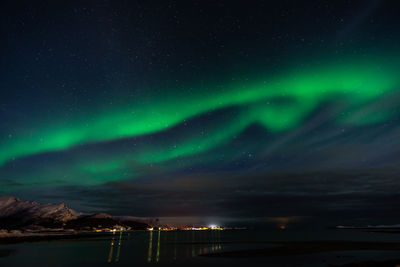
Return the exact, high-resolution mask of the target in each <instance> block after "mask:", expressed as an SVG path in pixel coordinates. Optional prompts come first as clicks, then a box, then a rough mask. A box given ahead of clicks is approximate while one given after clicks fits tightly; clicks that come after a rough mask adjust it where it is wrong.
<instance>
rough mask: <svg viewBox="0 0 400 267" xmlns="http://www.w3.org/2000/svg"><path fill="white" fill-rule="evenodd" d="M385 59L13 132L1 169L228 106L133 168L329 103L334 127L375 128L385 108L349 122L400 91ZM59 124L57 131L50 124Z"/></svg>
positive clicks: (293, 123)
mask: <svg viewBox="0 0 400 267" xmlns="http://www.w3.org/2000/svg"><path fill="white" fill-rule="evenodd" d="M393 62H394V61H391V60H376V59H375V60H366V59H363V60H353V61H350V62H349V61H348V62H345V63H336V62H335V63H331V64H328V65H325V67H315V68H314V69H308V70H300V71H288V72H287V73H283V74H281V75H279V76H272V75H265V76H264V78H263V79H253V80H251V81H236V82H231V83H227V84H225V85H224V86H223V88H222V90H221V88H214V87H213V86H210V87H209V88H207V89H206V90H204V88H203V89H201V88H199V89H198V90H192V91H190V92H189V91H184V92H180V93H174V94H170V95H164V96H163V95H162V93H160V95H158V96H156V97H154V98H153V99H152V100H151V101H152V103H151V105H146V103H145V102H142V103H141V102H140V101H139V100H138V101H135V102H134V103H130V104H129V105H128V106H125V107H124V106H122V107H121V108H120V109H119V110H116V111H115V110H114V111H112V112H110V111H108V110H105V111H104V113H98V114H97V115H94V116H89V117H85V118H80V120H76V123H73V124H72V125H68V127H67V126H66V125H64V124H62V123H48V125H47V126H44V127H40V126H36V128H37V130H36V131H34V133H32V131H18V133H17V134H15V135H14V136H13V138H10V139H7V140H5V142H3V143H1V150H0V164H1V165H2V164H4V163H6V162H7V161H9V160H11V159H14V158H18V157H24V156H29V155H34V154H37V153H43V152H50V151H58V150H64V149H69V148H72V147H74V146H76V145H82V144H88V143H95V142H107V141H111V140H114V139H118V138H128V137H135V136H140V135H146V134H153V133H157V132H161V131H163V130H166V129H169V128H171V127H173V126H176V125H178V124H180V123H183V122H185V121H187V120H188V119H190V118H193V117H195V116H199V115H201V114H204V113H206V112H210V111H215V110H218V109H222V108H227V107H237V108H238V110H239V113H238V115H237V116H236V117H235V119H234V120H232V121H229V122H228V123H226V124H225V125H221V126H217V127H215V128H214V129H211V130H210V131H209V132H208V133H207V135H201V134H196V133H193V135H190V136H185V137H184V138H183V139H184V140H177V142H178V144H175V145H168V146H165V147H161V148H160V147H157V148H154V149H151V150H148V151H139V152H138V153H136V154H135V155H134V158H135V160H136V161H137V162H140V163H143V164H146V163H153V162H162V161H166V160H170V159H174V158H177V157H182V156H187V155H192V154H196V153H200V152H204V151H207V150H209V149H212V148H214V147H216V146H218V145H220V144H221V143H223V142H224V141H226V140H229V139H230V138H232V137H233V136H235V135H237V134H239V133H240V132H241V131H243V130H244V129H245V128H246V127H247V126H249V125H250V124H252V123H259V124H261V125H263V126H264V127H265V128H267V129H268V130H269V131H271V132H275V133H279V132H282V131H286V130H290V129H294V128H296V127H298V126H299V125H301V124H302V122H303V121H304V119H305V118H306V117H307V116H309V115H310V114H311V113H312V111H314V110H316V109H317V108H318V107H320V106H321V105H323V104H324V103H326V102H328V101H335V100H340V101H343V102H345V103H346V108H347V109H348V111H350V112H349V113H350V114H349V115H348V116H347V117H346V116H345V117H340V118H336V121H337V123H343V124H350V125H363V124H370V123H378V122H381V121H384V120H386V119H388V118H390V117H391V116H392V114H391V112H390V111H389V110H382V111H381V112H380V113H377V114H368V113H366V114H362V115H358V116H352V115H351V111H355V110H359V109H360V108H362V107H363V106H364V105H368V104H369V103H371V101H374V100H376V99H379V98H381V97H382V96H384V95H385V94H388V93H390V92H391V91H394V90H396V89H397V88H396V86H398V85H400V75H398V73H397V71H396V70H397V69H398V64H397V63H393ZM57 125H58V126H57ZM126 160H128V159H126V158H124V159H118V158H114V159H111V161H110V162H103V163H102V166H101V167H100V166H98V164H97V163H93V162H92V163H83V165H82V168H83V169H85V170H86V171H88V172H104V171H110V170H116V169H119V168H122V167H123V164H124V163H123V162H124V161H126Z"/></svg>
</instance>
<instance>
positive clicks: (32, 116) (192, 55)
mask: <svg viewBox="0 0 400 267" xmlns="http://www.w3.org/2000/svg"><path fill="white" fill-rule="evenodd" d="M134 2H135V1H134ZM311 2H312V1H311ZM311 2H310V3H307V4H304V5H305V6H306V7H307V8H306V9H307V11H303V10H305V9H304V6H301V5H300V4H295V3H290V1H281V2H279V3H278V1H276V2H273V1H272V2H268V3H266V2H258V3H257V4H254V6H246V7H242V6H239V5H238V4H234V3H229V2H224V1H221V2H217V3H212V2H203V3H202V2H197V1H195V2H193V3H192V4H183V3H175V2H173V3H172V2H171V3H166V2H164V3H163V4H161V3H160V4H159V5H151V4H150V3H149V4H145V3H141V4H139V3H135V4H133V3H128V2H123V1H121V2H120V1H116V2H114V3H110V2H107V1H104V2H101V3H92V4H91V5H87V6H85V5H82V4H77V3H69V4H65V6H62V7H61V8H59V7H56V6H55V5H54V4H51V3H47V4H46V5H48V8H46V9H42V8H41V7H40V6H33V5H32V4H29V3H26V5H23V6H19V5H18V4H15V5H12V4H7V5H6V6H5V7H4V10H6V11H4V12H6V15H5V16H3V18H2V20H3V21H2V25H7V26H5V27H3V28H2V35H3V37H4V38H5V39H6V40H7V42H5V43H4V44H3V45H2V49H3V51H4V52H3V53H2V61H1V62H2V63H1V70H2V73H3V75H2V78H1V88H2V98H1V102H0V112H1V113H0V114H1V118H2V125H1V127H0V148H1V149H0V191H1V193H2V194H17V195H22V196H29V197H32V198H39V199H44V200H49V201H54V199H55V200H56V201H57V199H61V201H65V202H67V203H70V204H71V205H75V206H76V207H79V208H80V209H84V210H85V209H87V210H95V209H103V210H106V211H107V212H110V213H115V214H121V213H132V215H135V216H164V217H165V216H173V217H179V216H206V217H207V216H211V217H212V216H214V217H224V218H229V220H233V221H234V220H240V219H241V218H254V217H255V218H257V219H256V220H264V219H265V218H274V217H284V216H297V217H312V216H314V215H315V214H312V212H311V213H310V212H309V211H308V210H309V209H308V208H306V207H309V208H311V204H310V201H311V200H312V202H314V200H317V201H319V203H321V205H320V206H318V207H317V208H315V210H317V211H319V212H321V211H320V210H323V211H324V212H326V214H347V213H351V211H354V210H353V209H352V208H349V207H350V206H351V207H357V208H354V209H356V210H357V211H358V212H359V213H360V214H362V215H359V217H357V219H359V218H362V219H365V218H369V217H368V216H367V215H365V214H364V213H369V212H370V211H369V209H367V204H366V206H362V205H361V206H360V207H358V206H357V205H358V204H357V203H356V204H354V203H353V202H357V200H355V199H364V201H365V203H377V204H376V207H377V208H376V209H377V210H381V211H382V212H383V211H384V210H385V208H386V207H388V209H391V210H392V208H393V207H392V206H393V205H394V202H393V203H392V204H390V203H386V202H384V201H383V199H387V198H389V197H390V196H391V197H393V199H395V198H396V192H395V189H396V188H398V182H397V180H396V179H395V178H394V177H395V176H396V173H397V171H398V167H397V165H396V163H397V161H398V160H397V157H396V155H397V156H398V152H397V148H396V146H397V145H399V141H398V139H399V138H398V136H399V135H398V134H399V128H398V127H399V122H398V116H399V107H400V104H399V103H400V102H399V101H400V94H399V93H400V91H399V88H400V73H399V69H400V52H399V50H398V42H399V40H400V38H399V37H398V36H397V35H398V34H397V32H396V29H397V26H398V23H399V21H398V18H397V16H396V14H395V12H394V10H395V8H393V7H392V5H395V4H394V3H393V2H390V1H369V3H368V4H366V5H364V4H363V3H364V2H362V1H338V2H335V3H331V2H328V1H326V2H325V1H322V2H321V3H324V4H315V3H314V4H312V3H311ZM43 5H44V4H43ZM163 10H166V11H165V13H164V12H163ZM273 10H274V11H273ZM161 14H162V15H161ZM204 19H206V20H207V21H206V22H205V21H204ZM298 21H302V24H301V25H299V24H298V23H296V22H298ZM357 195H359V198H357V197H356V196H357ZM339 196H342V197H339ZM331 198H332V199H331ZM151 199H155V200H154V201H156V202H158V203H160V201H161V202H162V201H163V200H165V199H167V200H166V202H165V204H160V205H161V206H158V205H156V204H154V203H151V201H150V200H151ZM188 199H189V200H188ZM99 200H101V201H99ZM184 200H185V201H184ZM277 200H278V202H279V201H282V203H283V204H282V207H275V205H276V204H272V202H274V203H275V202H277ZM374 201H375V202H374ZM380 201H382V203H384V204H379V203H381V202H380ZM99 202H104V203H107V205H106V206H103V207H100V206H99V204H98V203H99ZM184 202H185V203H184ZM199 203H200V204H199ZM254 203H264V204H263V205H264V206H262V207H261V206H260V207H259V208H256V207H254V206H255V204H254ZM350 203H353V204H350ZM246 205H247V207H249V206H251V208H248V209H247V208H243V207H246ZM269 205H270V206H269ZM268 207H270V208H268ZM390 207H392V208H390ZM243 209H244V210H246V212H243ZM265 209H267V210H268V211H265ZM328 211H329V212H328ZM263 212H266V213H265V214H264V213H263ZM324 212H321V213H324ZM298 213H299V214H298ZM356 213H357V212H356ZM372 213H373V214H374V212H372ZM376 213H379V212H377V211H376V212H375V214H374V215H376ZM324 214H325V213H324ZM329 216H331V215H326V217H327V218H328V217H329ZM332 216H333V215H332ZM263 218H264V219H263ZM399 218H400V217H399ZM226 220H228V219H226Z"/></svg>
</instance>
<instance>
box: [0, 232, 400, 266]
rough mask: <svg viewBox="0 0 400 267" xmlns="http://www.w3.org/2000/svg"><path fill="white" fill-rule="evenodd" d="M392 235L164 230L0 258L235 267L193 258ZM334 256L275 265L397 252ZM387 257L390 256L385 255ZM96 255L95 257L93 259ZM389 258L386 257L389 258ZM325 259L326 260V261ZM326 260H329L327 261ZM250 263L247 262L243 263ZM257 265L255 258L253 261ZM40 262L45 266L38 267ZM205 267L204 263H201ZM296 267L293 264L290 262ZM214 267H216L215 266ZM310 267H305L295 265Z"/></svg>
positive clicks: (31, 247) (22, 262)
mask: <svg viewBox="0 0 400 267" xmlns="http://www.w3.org/2000/svg"><path fill="white" fill-rule="evenodd" d="M399 238H400V237H399V235H397V234H383V233H369V232H362V231H361V232H360V231H351V230H349V231H337V230H331V229H329V230H323V231H315V230H312V231H311V230H310V231H306V230H302V231H296V230H290V229H289V230H285V231H282V230H275V231H252V230H249V231H246V230H245V231H193V232H192V231H170V232H158V231H153V232H147V231H137V232H115V233H110V234H109V235H108V234H106V235H105V234H104V233H102V234H99V235H97V234H93V238H82V239H77V240H68V241H52V242H32V243H18V244H10V245H6V248H9V249H14V250H15V251H16V253H15V254H12V255H10V256H7V257H2V258H0V265H1V266H35V267H36V266H40V267H42V266H108V265H109V264H117V265H121V264H122V265H132V264H134V265H136V266H148V265H151V264H158V265H160V264H163V265H164V266H172V265H174V266H178V265H179V264H181V265H182V266H185V264H186V263H188V262H190V264H192V263H196V264H197V263H199V264H200V266H204V265H208V263H216V264H217V265H218V264H219V263H220V262H221V261H224V262H229V266H240V263H242V261H240V260H237V259H221V258H209V257H198V255H200V254H208V253H216V252H220V251H235V250H248V249H257V248H266V247H273V246H276V244H272V243H270V242H273V241H278V242H279V241H302V240H305V241H310V240H317V241H318V240H351V241H373V242H400V241H399ZM338 253H339V252H332V253H328V254H324V255H319V254H318V255H319V256H318V255H317V254H315V255H314V254H313V255H304V256H302V258H301V257H300V258H299V257H279V259H278V258H276V261H278V260H279V261H281V260H284V261H287V262H289V263H288V264H289V265H287V266H293V265H290V264H292V263H293V261H298V260H301V259H303V260H304V261H310V260H315V261H319V262H320V264H321V265H320V266H326V261H327V260H329V261H331V262H332V263H335V264H339V263H342V262H345V261H346V260H348V259H352V260H353V261H355V259H356V258H357V259H360V261H361V260H370V259H374V260H378V259H383V258H388V257H389V256H390V257H392V256H393V257H397V258H398V252H385V253H386V254H385V253H384V252H383V251H378V252H376V253H375V254H372V252H371V251H368V252H359V253H358V254H357V253H356V252H353V251H349V252H340V254H341V255H342V254H343V255H350V256H352V257H354V258H349V257H341V258H337V257H336V255H337V254H338ZM390 253H392V254H393V255H392V254H390ZM389 254H390V255H389ZM99 255H100V257H99ZM391 255H392V256H391ZM327 257H328V258H327ZM329 257H330V258H329ZM244 260H245V261H249V262H250V261H251V259H244ZM257 260H258V259H257ZM266 260H268V262H269V263H271V266H282V264H281V263H276V264H275V263H274V262H272V261H275V259H272V258H271V259H269V258H263V261H266ZM323 261H325V262H323ZM43 263H46V264H43ZM203 263H205V264H203ZM296 265H299V264H297V263H296ZM218 266H220V265H218ZM301 266H310V265H301Z"/></svg>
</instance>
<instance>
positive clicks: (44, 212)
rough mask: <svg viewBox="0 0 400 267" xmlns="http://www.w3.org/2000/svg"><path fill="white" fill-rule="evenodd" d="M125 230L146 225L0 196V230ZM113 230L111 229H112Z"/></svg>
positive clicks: (142, 227)
mask: <svg viewBox="0 0 400 267" xmlns="http://www.w3.org/2000/svg"><path fill="white" fill-rule="evenodd" d="M114 226H129V227H130V228H132V229H146V228H147V227H149V225H148V224H146V223H142V222H136V221H129V220H128V221H125V220H124V222H121V220H120V219H118V218H117V217H115V218H114V217H113V216H111V215H109V214H106V213H97V214H83V213H79V212H76V211H74V210H71V209H69V208H68V207H67V206H65V204H63V203H61V204H50V203H49V204H41V203H38V202H35V201H23V200H20V199H19V198H16V197H12V196H0V229H2V228H4V229H9V230H11V229H38V230H40V229H43V228H47V229H55V228H57V229H77V230H81V229H86V230H90V229H94V228H96V229H97V228H113V227H114ZM114 228H115V227H114Z"/></svg>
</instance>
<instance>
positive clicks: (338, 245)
mask: <svg viewBox="0 0 400 267" xmlns="http://www.w3.org/2000/svg"><path fill="white" fill-rule="evenodd" d="M271 243H272V244H274V243H275V244H277V245H279V246H277V247H273V248H262V249H251V250H240V251H224V252H218V253H209V254H202V255H201V256H205V257H230V258H243V257H251V258H254V257H268V256H291V255H300V254H309V253H322V252H330V251H348V250H392V251H400V243H392V242H387V243H383V242H353V241H305V242H271Z"/></svg>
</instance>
